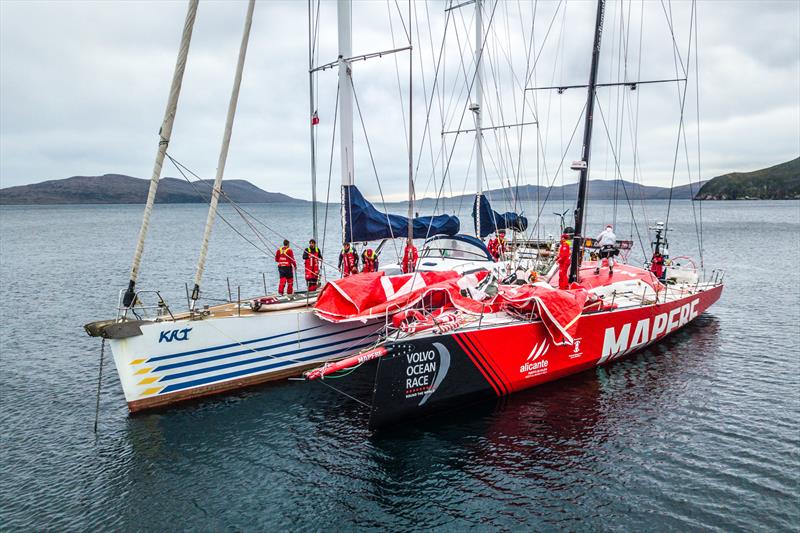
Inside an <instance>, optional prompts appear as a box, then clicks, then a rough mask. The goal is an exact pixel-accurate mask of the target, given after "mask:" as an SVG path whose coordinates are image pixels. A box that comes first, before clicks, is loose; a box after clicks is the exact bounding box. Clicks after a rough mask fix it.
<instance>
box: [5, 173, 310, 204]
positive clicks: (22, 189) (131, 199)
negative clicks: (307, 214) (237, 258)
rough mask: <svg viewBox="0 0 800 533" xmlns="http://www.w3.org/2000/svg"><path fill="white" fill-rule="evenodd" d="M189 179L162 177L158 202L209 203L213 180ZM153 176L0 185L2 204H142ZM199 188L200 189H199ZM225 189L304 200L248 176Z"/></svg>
mask: <svg viewBox="0 0 800 533" xmlns="http://www.w3.org/2000/svg"><path fill="white" fill-rule="evenodd" d="M193 184H194V187H192V185H190V184H189V183H188V182H186V181H185V180H182V179H177V178H161V180H160V181H159V183H158V192H157V193H156V203H162V204H191V203H205V202H207V201H208V198H209V196H210V194H211V184H212V181H211V180H204V181H200V182H193ZM149 188H150V180H145V179H140V178H134V177H131V176H124V175H122V174H104V175H103V176H73V177H71V178H66V179H60V180H50V181H43V182H41V183H34V184H32V185H20V186H17V187H6V188H5V189H0V205H19V204H24V205H31V204H45V205H46V204H140V203H144V202H145V201H146V200H147V191H148V190H149ZM195 188H196V189H197V190H195ZM222 190H223V191H224V192H225V194H226V195H228V196H229V197H230V198H231V200H233V201H234V202H237V203H279V202H304V201H305V200H299V199H297V198H292V197H291V196H287V195H285V194H281V193H275V192H267V191H264V190H262V189H259V188H258V187H256V186H255V185H253V184H252V183H250V182H249V181H246V180H224V181H223V182H222Z"/></svg>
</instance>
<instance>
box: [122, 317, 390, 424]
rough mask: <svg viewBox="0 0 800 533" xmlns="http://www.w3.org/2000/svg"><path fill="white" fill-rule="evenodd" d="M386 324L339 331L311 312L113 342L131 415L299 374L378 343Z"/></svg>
mask: <svg viewBox="0 0 800 533" xmlns="http://www.w3.org/2000/svg"><path fill="white" fill-rule="evenodd" d="M383 325H384V324H383V322H382V321H381V322H378V321H373V322H369V323H367V324H362V323H358V324H346V325H345V324H333V323H330V322H326V321H323V320H321V319H319V318H317V317H316V316H315V315H314V314H313V312H312V311H311V309H310V308H302V309H290V310H285V311H276V312H266V313H248V314H243V315H242V316H235V315H234V316H224V317H214V316H213V315H212V316H210V317H206V318H203V319H202V320H189V319H179V320H176V321H172V320H165V321H160V322H155V321H154V322H146V323H143V324H141V326H140V329H141V332H142V334H141V335H136V336H132V337H127V338H124V339H112V340H111V341H110V344H111V350H112V352H113V355H114V363H115V364H116V367H117V372H118V374H119V377H120V381H121V382H122V388H123V391H124V393H125V400H126V401H127V402H128V406H129V408H130V410H131V411H139V410H142V409H148V408H152V407H158V406H163V405H167V404H170V403H173V402H175V401H179V400H185V399H189V398H195V397H199V396H206V395H209V394H214V393H218V392H222V391H228V390H234V389H238V388H241V387H244V386H247V385H252V384H255V383H262V382H266V381H270V380H274V379H281V378H285V377H288V376H292V375H298V374H300V373H301V372H302V371H303V370H304V369H306V368H309V367H311V366H315V365H318V364H319V363H321V362H324V361H329V360H333V359H339V358H342V357H346V356H348V355H352V354H354V353H356V352H357V351H359V350H361V349H363V348H365V347H367V346H369V345H370V344H372V343H374V342H375V341H376V340H377V339H378V332H379V330H380V329H381V328H382V326H383Z"/></svg>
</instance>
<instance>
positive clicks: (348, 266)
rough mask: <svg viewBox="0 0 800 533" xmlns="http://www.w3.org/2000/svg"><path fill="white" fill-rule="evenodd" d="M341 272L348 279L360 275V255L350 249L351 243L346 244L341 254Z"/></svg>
mask: <svg viewBox="0 0 800 533" xmlns="http://www.w3.org/2000/svg"><path fill="white" fill-rule="evenodd" d="M339 272H341V273H342V277H343V278H346V277H347V276H351V275H353V274H358V255H356V253H355V252H354V251H353V250H352V248H350V243H349V242H346V243H344V246H343V247H342V251H341V253H340V254H339Z"/></svg>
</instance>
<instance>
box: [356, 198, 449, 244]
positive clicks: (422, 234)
mask: <svg viewBox="0 0 800 533" xmlns="http://www.w3.org/2000/svg"><path fill="white" fill-rule="evenodd" d="M342 201H343V202H344V205H343V208H344V238H345V240H346V241H349V242H359V241H376V240H380V239H396V238H405V237H406V236H407V235H408V218H406V217H404V216H400V215H390V214H388V213H381V212H380V211H378V210H377V209H376V208H375V206H374V205H372V204H371V203H370V202H369V201H368V200H367V199H366V198H364V196H363V195H362V194H361V191H359V190H358V188H357V187H356V186H355V185H344V186H343V187H342ZM412 223H413V230H414V238H415V239H427V238H428V237H432V236H434V235H455V234H456V233H458V231H459V229H460V227H461V224H460V222H459V220H458V217H455V216H450V215H436V216H432V217H416V218H414V219H413V221H412Z"/></svg>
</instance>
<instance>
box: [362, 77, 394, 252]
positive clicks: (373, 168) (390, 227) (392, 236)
mask: <svg viewBox="0 0 800 533" xmlns="http://www.w3.org/2000/svg"><path fill="white" fill-rule="evenodd" d="M350 86H351V87H352V88H353V101H354V102H355V103H356V110H357V111H358V119H359V121H360V122H361V129H362V131H363V132H364V140H365V141H366V144H367V152H368V153H369V161H370V163H371V164H372V171H373V172H374V173H375V181H376V182H377V183H378V192H379V193H380V195H381V204H383V212H384V214H385V215H386V223H387V225H388V226H389V235H390V237H391V239H392V246H393V247H394V251H395V253H396V254H398V257H399V252H398V250H397V243H396V242H395V236H394V231H393V230H392V225H391V224H390V220H389V211H388V209H387V208H386V199H385V198H384V196H383V187H382V186H381V180H380V178H379V177H378V168H377V167H376V166H375V158H374V157H373V155H372V146H371V145H370V142H369V135H368V134H367V126H366V124H365V123H364V116H363V115H362V114H361V105H360V104H359V103H358V94H357V92H356V87H355V84H354V83H353V78H352V77H350Z"/></svg>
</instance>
